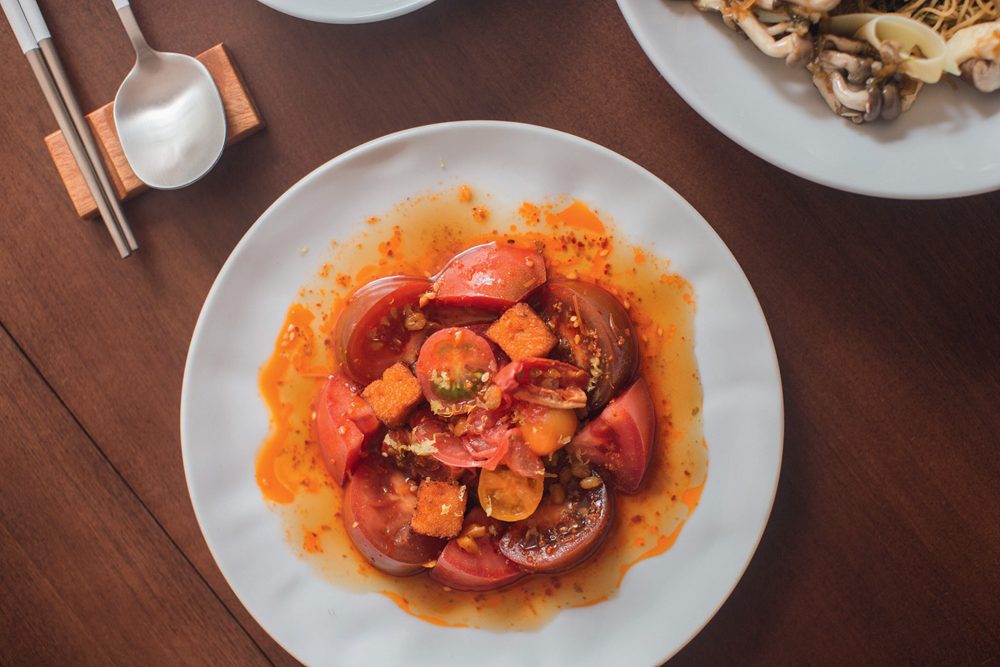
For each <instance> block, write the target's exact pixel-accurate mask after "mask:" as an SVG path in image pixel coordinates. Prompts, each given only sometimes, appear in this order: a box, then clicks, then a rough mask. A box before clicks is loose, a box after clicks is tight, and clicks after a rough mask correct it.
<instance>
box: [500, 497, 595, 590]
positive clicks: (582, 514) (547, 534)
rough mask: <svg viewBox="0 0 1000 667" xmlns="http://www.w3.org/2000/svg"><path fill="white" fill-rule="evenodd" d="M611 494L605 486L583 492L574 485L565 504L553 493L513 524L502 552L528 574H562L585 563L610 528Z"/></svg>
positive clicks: (503, 539)
mask: <svg viewBox="0 0 1000 667" xmlns="http://www.w3.org/2000/svg"><path fill="white" fill-rule="evenodd" d="M611 503H612V495H611V493H610V492H609V491H608V490H607V488H606V487H605V485H604V484H601V485H600V486H598V487H596V488H594V489H590V490H584V489H582V488H580V486H578V485H576V484H573V485H572V487H571V488H568V489H567V490H566V497H565V499H564V500H563V501H562V502H558V503H557V502H554V501H553V500H552V496H551V494H546V497H545V500H543V501H542V504H541V505H539V506H538V509H536V510H535V511H534V513H533V514H532V515H531V516H530V517H528V518H527V519H524V520H523V521H518V522H517V523H514V524H511V526H510V528H508V529H507V532H506V533H504V535H503V537H501V538H500V541H499V543H498V545H497V546H498V548H499V550H500V553H501V554H503V555H504V556H506V557H507V558H508V559H509V560H511V561H513V562H514V564H515V565H518V566H520V567H521V568H523V569H525V570H527V571H528V572H562V571H563V570H568V569H570V568H572V567H574V566H575V565H578V564H579V563H581V562H583V561H584V560H586V558H587V557H588V556H590V555H591V554H592V553H594V552H595V551H596V550H597V548H598V547H599V546H600V545H601V542H603V541H604V538H605V537H606V536H607V534H608V532H609V530H610V528H611V516H612V511H611Z"/></svg>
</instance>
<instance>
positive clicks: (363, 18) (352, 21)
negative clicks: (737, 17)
mask: <svg viewBox="0 0 1000 667" xmlns="http://www.w3.org/2000/svg"><path fill="white" fill-rule="evenodd" d="M257 1H258V2H260V3H261V4H262V5H265V6H266V7H269V8H271V9H273V10H274V11H276V12H280V13H282V14H286V15H288V16H293V17H295V18H297V19H302V20H304V21H313V22H314V23H331V24H335V25H358V24H361V23H377V22H378V21H387V20H389V19H394V18H396V17H399V16H403V15H404V14H409V13H410V12H415V11H417V10H418V9H421V8H423V7H426V6H427V5H429V4H431V3H432V2H434V0H406V2H403V3H401V4H400V5H399V6H397V7H393V8H392V9H385V10H382V11H373V12H368V13H362V14H348V15H345V14H337V13H336V12H333V13H331V12H323V11H317V12H311V11H301V10H292V9H289V8H288V7H287V6H285V5H284V2H285V0H257Z"/></svg>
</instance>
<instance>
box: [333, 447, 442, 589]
mask: <svg viewBox="0 0 1000 667" xmlns="http://www.w3.org/2000/svg"><path fill="white" fill-rule="evenodd" d="M415 489H416V484H415V483H414V482H413V481H412V480H408V479H407V478H406V476H405V475H404V474H403V473H402V472H401V471H400V470H399V469H397V468H396V467H395V466H394V465H392V463H391V462H389V461H388V460H387V459H385V458H383V457H381V456H371V457H368V458H366V459H364V460H363V461H362V462H361V463H360V464H359V465H358V467H357V469H356V470H355V472H354V475H352V476H351V479H350V481H349V482H348V483H347V487H346V489H345V490H344V507H343V516H344V525H345V526H346V527H347V534H348V535H350V537H351V541H352V542H353V543H354V546H356V547H357V548H358V551H360V552H361V554H362V555H363V556H364V557H365V559H366V560H367V561H368V562H369V563H371V564H372V565H374V566H375V567H376V568H378V569H379V570H381V571H383V572H385V573H387V574H392V575H395V576H406V575H410V574H416V573H417V572H420V571H421V570H423V569H424V564H426V563H429V562H430V561H433V560H434V559H436V558H437V557H438V554H440V553H441V550H442V549H443V548H444V545H445V541H444V540H441V539H438V538H434V537H427V536H426V535H420V534H419V533H415V532H413V530H412V529H411V528H410V520H411V519H412V518H413V513H414V511H415V510H416V507H417V494H416V491H415Z"/></svg>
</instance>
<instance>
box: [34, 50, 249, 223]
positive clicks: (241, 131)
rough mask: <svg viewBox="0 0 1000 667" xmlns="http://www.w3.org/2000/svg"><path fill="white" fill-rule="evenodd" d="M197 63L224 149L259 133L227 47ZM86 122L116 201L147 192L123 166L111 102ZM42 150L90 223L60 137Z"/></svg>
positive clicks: (84, 192) (91, 205)
mask: <svg viewBox="0 0 1000 667" xmlns="http://www.w3.org/2000/svg"><path fill="white" fill-rule="evenodd" d="M196 57H197V58H198V60H200V61H201V62H202V64H203V65H205V67H206V68H207V69H208V71H209V73H210V74H211V75H212V78H213V79H214V80H215V85H216V86H218V87H219V93H220V94H221V95H222V106H223V108H224V109H225V111H226V145H227V146H229V145H230V144H233V143H236V142H237V141H239V140H240V139H243V138H244V137H247V136H249V135H251V134H253V133H254V132H256V131H257V130H260V129H261V128H263V127H264V119H263V118H262V117H261V115H260V112H259V111H257V106H256V105H255V104H254V102H253V98H251V97H250V91H248V90H247V88H246V86H245V85H244V83H243V80H242V79H241V78H240V75H239V72H238V71H237V70H236V65H235V64H234V63H233V60H232V58H231V57H230V55H229V52H228V51H227V50H226V47H225V46H224V45H223V44H216V45H215V46H213V47H212V48H210V49H209V50H207V51H205V52H204V53H202V54H200V55H198V56H196ZM87 122H89V123H90V127H91V129H92V130H93V133H94V137H95V138H96V139H97V144H98V148H100V151H101V158H102V159H103V161H104V164H105V166H106V167H107V170H108V174H109V175H110V176H111V183H112V185H113V186H114V188H115V192H116V193H117V194H118V198H119V199H128V198H129V197H131V196H133V195H135V194H137V193H139V192H142V191H143V190H146V189H147V187H148V186H147V185H146V184H145V183H143V182H142V181H140V180H139V179H138V177H137V176H136V175H135V173H134V172H133V171H132V167H131V166H130V165H129V163H128V160H126V159H125V153H123V152H122V145H121V143H120V142H119V141H118V132H117V131H116V130H115V119H114V102H110V103H108V104H105V105H104V106H102V107H101V108H100V109H97V110H96V111H93V112H91V113H89V114H87ZM45 145H46V146H48V149H49V154H50V155H51V156H52V161H53V162H55V164H56V170H57V171H58V172H59V177H60V178H62V181H63V185H65V186H66V192H67V193H69V198H70V200H72V202H73V207H74V208H75V209H76V213H77V215H79V216H80V217H81V218H92V217H94V216H95V215H97V204H96V203H95V202H94V198H93V197H91V196H90V191H89V190H88V189H87V184H86V183H85V182H84V180H83V174H82V173H80V170H79V168H78V167H77V165H76V161H75V160H74V159H73V155H72V154H71V153H70V150H69V145H68V144H67V143H66V139H65V137H63V134H62V132H53V133H52V134H50V135H49V136H47V137H45Z"/></svg>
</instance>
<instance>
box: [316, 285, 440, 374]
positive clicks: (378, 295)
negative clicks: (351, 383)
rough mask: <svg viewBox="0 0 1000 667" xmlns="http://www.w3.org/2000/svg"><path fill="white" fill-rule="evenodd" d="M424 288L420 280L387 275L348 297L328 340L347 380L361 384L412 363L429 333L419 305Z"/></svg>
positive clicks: (425, 290)
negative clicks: (331, 341)
mask: <svg viewBox="0 0 1000 667" xmlns="http://www.w3.org/2000/svg"><path fill="white" fill-rule="evenodd" d="M430 286H431V283H430V281H429V280H427V279H425V278H415V277H411V276H389V277H388V278H379V279H378V280H373V281H372V282H370V283H368V284H367V285H364V286H362V287H360V288H358V290H357V291H355V292H354V294H352V295H351V296H350V298H348V300H347V304H346V305H345V306H344V310H343V311H342V312H341V313H340V317H339V318H338V319H337V324H336V327H335V328H334V332H333V341H334V344H335V351H336V354H337V358H338V360H339V361H340V363H341V364H342V366H343V367H344V369H345V370H346V371H347V373H348V374H349V375H350V376H351V378H353V379H354V380H356V381H357V382H359V383H361V384H365V385H367V384H369V383H371V382H373V381H375V380H377V379H378V378H379V377H380V376H381V375H382V373H383V371H385V369H387V368H389V366H392V365H393V364H394V363H396V362H397V361H402V362H405V363H413V361H414V360H415V359H416V358H417V352H418V350H419V349H420V344H421V343H422V342H423V341H424V339H425V338H426V337H427V334H428V333H429V330H428V326H427V318H426V316H425V315H424V314H423V313H422V312H420V309H419V302H420V296H421V295H422V294H424V293H426V292H427V291H428V290H429V289H430Z"/></svg>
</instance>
